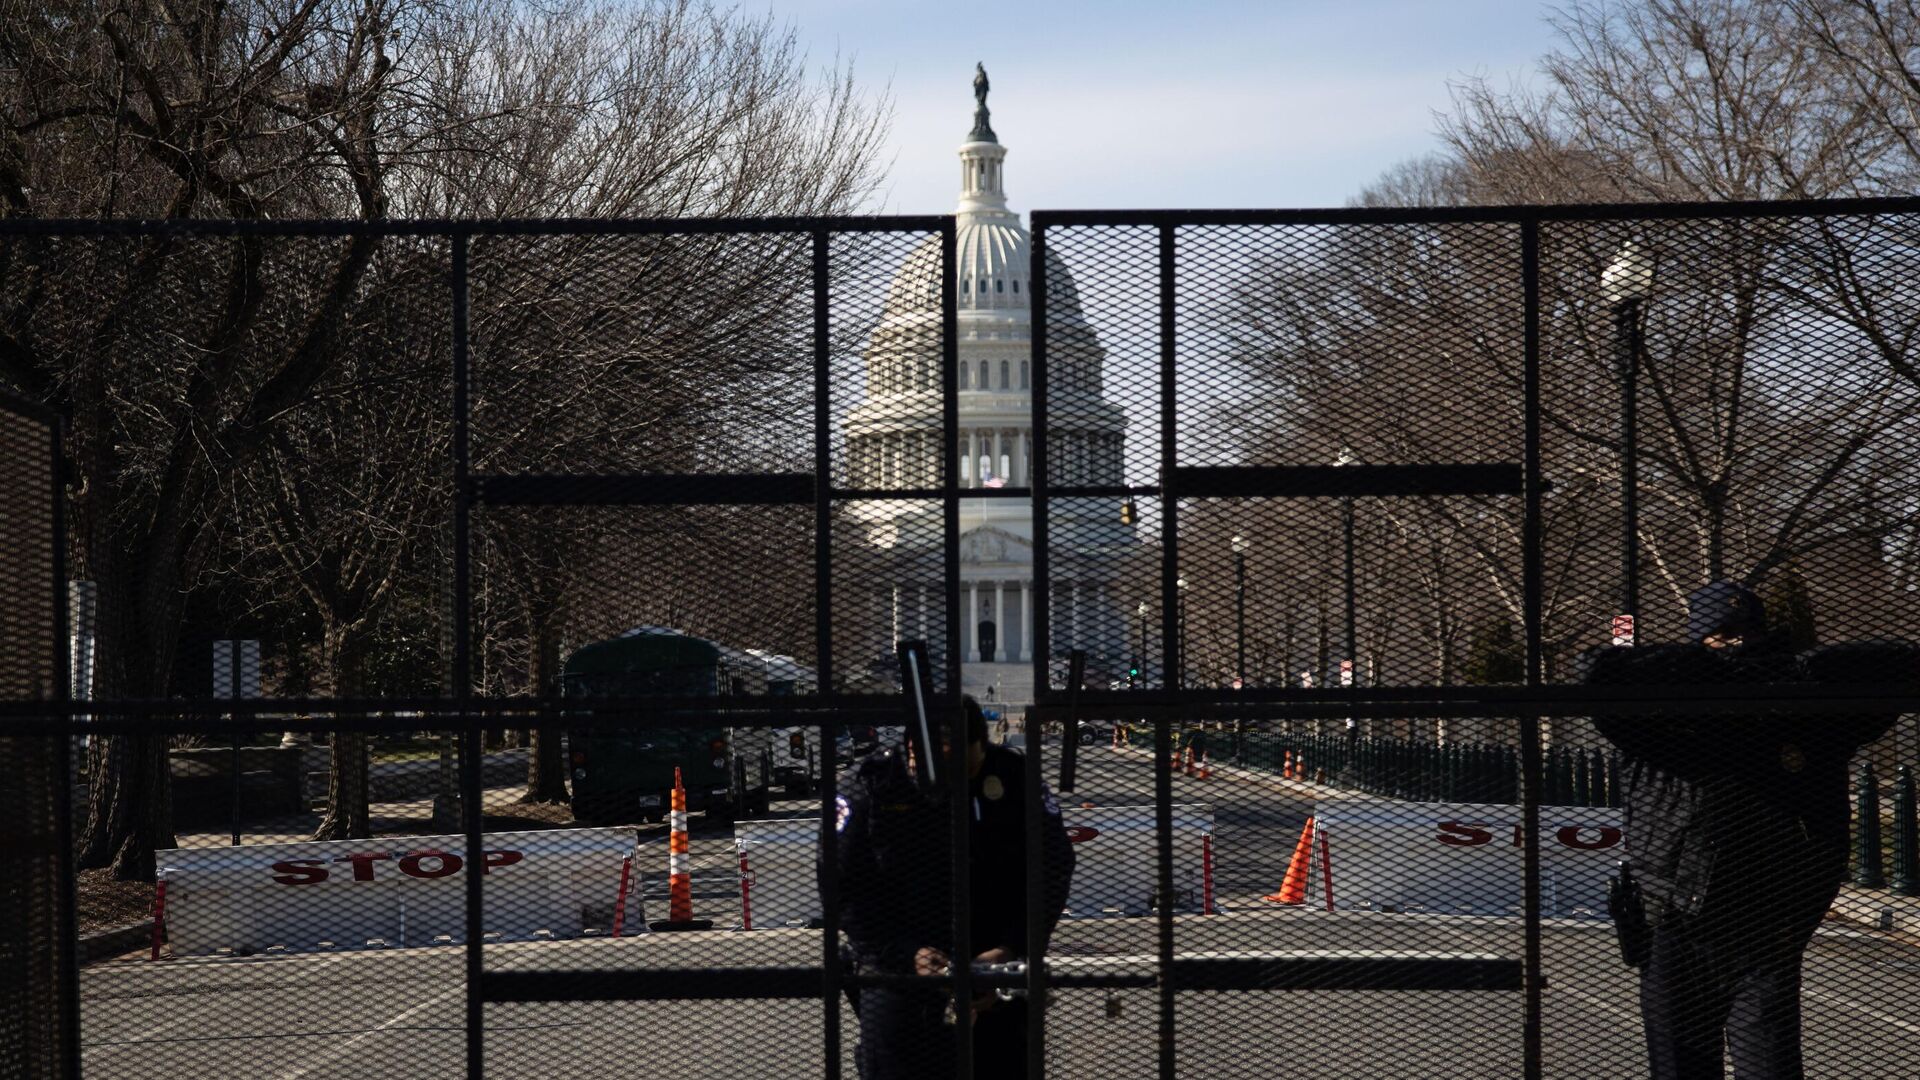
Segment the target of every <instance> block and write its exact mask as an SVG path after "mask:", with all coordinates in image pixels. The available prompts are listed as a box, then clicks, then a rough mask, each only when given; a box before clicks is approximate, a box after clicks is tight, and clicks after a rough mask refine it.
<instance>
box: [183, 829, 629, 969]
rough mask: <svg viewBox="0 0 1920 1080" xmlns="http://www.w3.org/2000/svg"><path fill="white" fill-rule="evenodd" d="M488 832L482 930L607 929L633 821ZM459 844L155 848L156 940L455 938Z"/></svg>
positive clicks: (403, 839) (297, 943) (337, 942)
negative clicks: (160, 908)
mask: <svg viewBox="0 0 1920 1080" xmlns="http://www.w3.org/2000/svg"><path fill="white" fill-rule="evenodd" d="M486 841H487V847H486V849H485V851H484V852H483V853H482V855H481V863H482V868H483V872H484V873H485V875H486V879H485V889H486V892H485V902H484V906H483V911H484V913H485V923H484V926H485V932H486V933H487V935H488V936H489V937H496V936H497V937H498V939H500V940H524V939H535V938H571V937H581V936H584V935H586V934H588V933H591V932H600V933H605V932H608V931H610V929H611V925H612V917H613V910H614V908H615V906H616V905H617V904H618V903H619V901H620V898H621V897H620V889H621V880H622V875H621V867H622V863H623V862H624V861H625V859H626V857H627V856H628V855H630V854H632V853H633V852H634V831H633V830H632V829H619V828H613V829H555V830H551V831H541V832H511V833H489V834H487V837H486ZM465 847H466V837H465V836H395V837H375V838H374V839H371V840H336V841H327V842H320V843H301V844H250V845H242V846H239V847H209V848H175V849H171V850H166V851H161V852H158V853H157V859H158V862H159V865H160V867H161V869H160V877H161V879H162V880H164V881H165V882H166V885H167V889H166V912H165V920H166V929H167V935H168V941H169V942H170V943H171V945H172V947H173V952H174V954H175V955H191V954H204V953H214V952H225V951H233V952H242V953H244V952H261V951H263V950H267V949H277V950H284V951H287V952H307V951H312V950H316V949H330V948H331V949H363V948H368V947H392V948H398V947H403V946H412V945H434V944H450V943H458V942H462V941H464V940H465V939H466V874H465V866H466V857H465ZM636 921H637V920H629V925H630V926H631V925H632V924H633V923H634V922H636Z"/></svg>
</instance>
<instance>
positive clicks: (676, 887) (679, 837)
mask: <svg viewBox="0 0 1920 1080" xmlns="http://www.w3.org/2000/svg"><path fill="white" fill-rule="evenodd" d="M667 821H668V826H667V828H668V832H667V920H666V921H665V922H656V923H649V924H648V928H649V929H653V930H710V929H712V928H713V920H712V919H696V918H694V917H693V875H692V873H691V871H690V863H691V862H692V858H691V853H692V842H691V841H690V840H689V838H688V836H687V788H686V785H685V784H683V783H681V781H680V767H679V766H678V765H676V766H674V768H673V803H672V809H671V811H670V812H669V813H668V815H667Z"/></svg>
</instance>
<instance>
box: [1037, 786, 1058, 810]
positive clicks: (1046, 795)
mask: <svg viewBox="0 0 1920 1080" xmlns="http://www.w3.org/2000/svg"><path fill="white" fill-rule="evenodd" d="M1040 805H1041V806H1043V807H1045V808H1046V811H1047V813H1049V814H1054V815H1058V814H1059V813H1060V800H1058V799H1055V798H1054V797H1053V789H1052V788H1050V787H1048V786H1047V782H1046V781H1044V780H1042V781H1041V782H1040Z"/></svg>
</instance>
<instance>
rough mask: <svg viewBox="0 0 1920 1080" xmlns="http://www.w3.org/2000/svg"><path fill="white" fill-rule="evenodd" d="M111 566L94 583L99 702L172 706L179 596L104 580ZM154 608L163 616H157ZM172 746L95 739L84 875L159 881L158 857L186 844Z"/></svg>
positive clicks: (158, 734) (83, 840) (78, 860)
mask: <svg viewBox="0 0 1920 1080" xmlns="http://www.w3.org/2000/svg"><path fill="white" fill-rule="evenodd" d="M105 561H106V560H98V561H95V562H94V563H93V567H94V580H96V581H98V582H99V583H100V585H99V589H100V593H99V595H100V603H99V607H98V608H97V611H98V615H97V625H96V626H95V628H94V634H95V640H96V641H97V642H98V651H97V655H96V659H95V665H94V671H95V680H96V686H97V690H96V693H95V697H96V698H99V699H103V700H112V699H115V698H119V699H148V700H151V699H158V698H164V697H166V696H167V691H168V689H169V687H168V685H167V674H168V672H169V671H170V669H171V667H172V658H173V644H174V634H175V633H176V632H177V630H176V628H177V627H178V626H179V621H180V619H179V615H180V613H179V611H178V608H179V606H180V604H179V601H178V599H177V596H178V591H177V590H172V589H170V588H154V587H153V583H152V582H151V581H148V582H141V583H140V584H136V581H138V578H137V577H136V576H135V575H134V574H131V573H127V572H119V573H114V572H110V570H109V572H102V571H103V570H108V569H109V568H108V567H105V566H102V563H103V562H105ZM112 569H118V568H117V567H113V568H112ZM142 585H144V586H145V587H144V588H143V587H141V586H142ZM169 601H171V604H169ZM154 606H159V607H161V608H162V609H163V610H160V611H153V610H151V609H152V608H153V607H154ZM167 742H168V738H167V734H166V733H165V732H164V731H155V732H153V733H152V734H146V735H102V736H97V737H95V739H94V741H93V748H92V752H91V753H90V754H89V768H88V770H87V820H86V825H85V827H84V828H83V829H82V831H81V834H80V839H79V842H78V845H77V847H78V850H77V852H76V855H75V858H74V865H75V868H76V869H80V870H92V869H97V868H99V867H103V866H104V867H111V868H112V870H113V876H114V878H115V879H117V880H120V881H152V880H153V873H154V857H153V853H154V851H155V850H156V849H159V848H170V847H175V846H177V844H178V841H177V840H176V839H175V837H174V834H173V785H172V778H171V776H170V774H169V771H168V759H167Z"/></svg>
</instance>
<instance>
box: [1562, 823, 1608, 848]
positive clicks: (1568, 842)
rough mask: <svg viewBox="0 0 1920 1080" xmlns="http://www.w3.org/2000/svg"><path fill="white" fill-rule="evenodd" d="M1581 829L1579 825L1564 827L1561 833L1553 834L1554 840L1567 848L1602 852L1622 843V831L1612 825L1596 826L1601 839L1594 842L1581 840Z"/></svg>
mask: <svg viewBox="0 0 1920 1080" xmlns="http://www.w3.org/2000/svg"><path fill="white" fill-rule="evenodd" d="M1581 828H1582V826H1579V825H1562V826H1560V829H1559V831H1558V832H1556V833H1554V834H1553V838H1554V839H1555V840H1558V841H1560V843H1561V844H1562V845H1564V846H1566V847H1570V848H1578V849H1579V850H1581V851H1600V850H1602V849H1604V848H1610V847H1612V846H1614V845H1615V844H1618V843H1619V842H1620V830H1619V829H1616V828H1614V827H1613V826H1611V825H1600V826H1596V827H1595V828H1596V830H1597V831H1598V832H1599V833H1600V838H1599V839H1598V840H1595V841H1592V842H1588V841H1585V840H1582V839H1580V830H1581Z"/></svg>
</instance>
